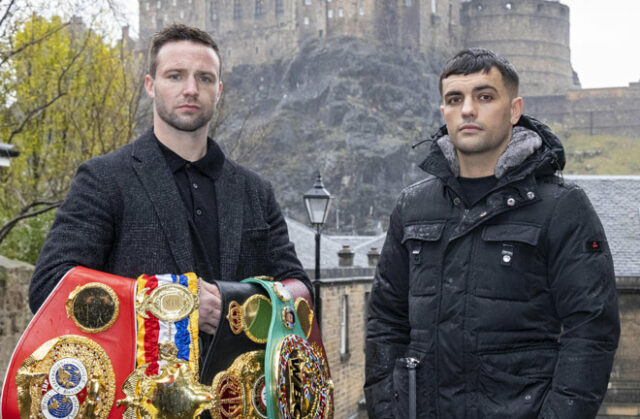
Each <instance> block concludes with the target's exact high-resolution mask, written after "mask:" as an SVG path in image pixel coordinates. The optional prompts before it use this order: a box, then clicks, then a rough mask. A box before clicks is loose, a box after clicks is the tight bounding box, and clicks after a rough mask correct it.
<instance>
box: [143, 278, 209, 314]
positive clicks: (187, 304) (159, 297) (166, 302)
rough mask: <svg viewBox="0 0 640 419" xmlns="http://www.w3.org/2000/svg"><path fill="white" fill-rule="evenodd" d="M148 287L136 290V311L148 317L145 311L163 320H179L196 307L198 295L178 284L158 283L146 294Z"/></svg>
mask: <svg viewBox="0 0 640 419" xmlns="http://www.w3.org/2000/svg"><path fill="white" fill-rule="evenodd" d="M148 291H149V289H148V288H144V289H142V290H141V291H140V292H138V295H137V297H136V312H137V313H138V314H139V315H140V316H142V317H144V318H145V319H147V318H149V316H148V315H147V311H148V312H150V313H151V314H153V315H154V316H155V317H157V318H158V319H159V320H162V321H165V322H174V323H175V322H179V321H180V320H182V319H185V318H187V317H188V316H189V315H190V314H191V313H192V312H193V311H194V310H197V308H198V296H197V295H194V294H193V293H192V292H191V291H190V290H189V288H187V287H185V286H182V285H180V284H165V285H160V286H159V287H158V288H156V289H154V290H153V291H151V293H149V294H148V295H147V292H148Z"/></svg>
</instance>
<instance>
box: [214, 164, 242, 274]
mask: <svg viewBox="0 0 640 419" xmlns="http://www.w3.org/2000/svg"><path fill="white" fill-rule="evenodd" d="M242 182H243V179H242V178H241V177H240V176H238V175H237V174H236V172H235V170H234V167H233V165H232V163H230V162H229V161H228V160H227V161H225V164H224V170H223V172H222V175H221V176H220V177H219V178H218V180H217V181H216V202H217V206H218V231H219V233H220V276H221V278H220V279H221V280H223V281H235V279H236V278H235V277H236V271H237V268H238V261H239V258H240V242H241V239H242V218H243V213H242V212H243V207H244V206H243V202H244V200H243V198H242V194H243V190H244V185H243V184H242Z"/></svg>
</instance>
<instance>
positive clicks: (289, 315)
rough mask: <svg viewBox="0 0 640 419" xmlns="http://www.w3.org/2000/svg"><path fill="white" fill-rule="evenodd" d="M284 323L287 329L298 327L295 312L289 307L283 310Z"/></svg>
mask: <svg viewBox="0 0 640 419" xmlns="http://www.w3.org/2000/svg"><path fill="white" fill-rule="evenodd" d="M282 323H284V326H285V327H286V328H287V329H293V328H294V327H295V325H296V316H295V315H294V311H293V309H292V308H291V307H289V306H284V307H283V308H282Z"/></svg>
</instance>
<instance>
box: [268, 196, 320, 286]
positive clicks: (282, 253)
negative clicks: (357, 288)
mask: <svg viewBox="0 0 640 419" xmlns="http://www.w3.org/2000/svg"><path fill="white" fill-rule="evenodd" d="M265 208H266V214H265V219H266V222H267V224H268V225H269V264H270V275H272V276H273V277H274V279H275V280H276V281H282V280H283V279H288V278H294V279H298V280H300V281H302V282H303V283H304V285H305V286H306V287H307V288H308V289H309V295H312V296H313V289H312V288H311V281H309V277H308V276H307V274H306V272H305V271H304V269H303V268H302V264H301V263H300V261H299V260H298V256H297V255H296V250H295V247H294V245H293V243H291V241H290V240H289V233H288V231H287V223H286V221H285V219H284V217H283V216H282V212H281V211H280V206H279V205H278V202H277V201H276V198H275V195H274V193H273V189H272V187H271V185H270V184H269V183H267V188H266V205H265Z"/></svg>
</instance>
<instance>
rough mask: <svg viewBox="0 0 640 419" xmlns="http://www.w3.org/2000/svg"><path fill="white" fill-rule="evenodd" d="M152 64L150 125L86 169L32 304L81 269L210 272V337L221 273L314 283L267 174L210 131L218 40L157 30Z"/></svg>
mask: <svg viewBox="0 0 640 419" xmlns="http://www.w3.org/2000/svg"><path fill="white" fill-rule="evenodd" d="M149 62H150V68H149V74H148V75H147V76H146V77H145V88H146V90H147V93H148V94H149V96H150V97H151V98H152V99H153V110H154V112H153V127H152V129H151V130H149V131H148V132H147V133H146V134H144V135H142V136H141V137H140V138H138V139H137V140H136V141H134V142H133V143H130V144H128V145H125V146H124V147H122V148H120V149H118V150H116V151H115V152H113V153H110V154H107V155H104V156H99V157H96V158H92V159H90V160H88V161H87V162H85V163H83V164H82V165H81V166H80V167H79V168H78V172H77V174H76V176H75V178H74V180H73V182H72V184H71V187H70V189H69V193H68V195H67V198H66V200H65V202H64V204H63V205H62V206H61V207H60V209H59V210H58V212H57V213H56V219H55V222H54V224H53V227H52V228H51V231H50V232H49V235H48V236H47V239H46V241H45V244H44V246H43V248H42V252H41V253H40V257H39V258H38V262H37V264H36V269H35V272H34V275H33V279H32V281H31V286H30V289H29V304H30V307H31V310H32V311H34V312H35V311H36V310H37V309H38V308H39V307H40V306H41V305H42V303H43V302H44V300H45V299H46V297H47V296H48V295H49V293H50V292H51V291H52V290H53V288H54V287H55V286H56V284H57V283H58V282H59V281H60V279H61V278H62V276H63V275H64V274H65V273H66V272H67V271H68V270H69V269H71V268H73V267H74V266H78V265H80V266H85V267H88V268H92V269H96V270H100V271H105V272H110V273H113V274H116V275H121V276H125V277H130V278H135V277H137V276H139V275H140V274H142V273H147V274H157V273H158V274H159V273H183V272H189V271H194V272H196V273H197V274H198V275H199V276H200V277H202V278H203V279H204V280H205V281H201V290H200V307H199V310H200V330H201V331H204V332H206V333H208V334H214V333H215V330H216V327H217V325H218V322H219V319H220V315H221V313H220V311H221V310H220V307H221V300H220V293H219V290H218V287H217V286H216V285H215V284H214V283H213V281H216V280H223V281H239V280H242V279H244V278H246V277H249V276H255V275H270V276H273V277H275V279H276V280H281V279H285V278H297V279H300V280H301V281H303V282H304V283H305V285H307V287H309V280H308V278H307V276H306V274H305V273H304V271H303V269H302V266H301V265H300V262H299V261H298V259H297V257H296V254H295V250H294V247H293V244H292V243H291V242H290V241H289V237H288V234H287V227H286V224H285V221H284V218H283V216H282V214H281V212H280V208H279V206H278V204H277V203H276V200H275V197H274V194H273V191H272V188H271V185H270V184H269V182H267V181H266V180H264V179H263V178H261V177H260V176H259V175H257V174H256V173H254V172H252V171H250V170H248V169H246V168H243V167H241V166H239V165H238V164H236V163H235V162H233V161H231V160H229V159H227V158H225V156H224V154H223V153H222V151H221V150H220V148H219V147H218V145H217V144H216V143H215V142H214V141H213V140H212V139H210V138H207V133H208V131H209V125H210V122H211V120H212V117H213V115H214V113H215V108H216V105H217V103H218V100H219V99H220V95H221V93H222V82H221V81H220V68H221V62H220V55H219V51H218V46H217V45H216V43H215V42H214V40H213V39H212V38H211V37H210V36H209V35H208V34H207V33H206V32H203V31H200V30H199V29H195V28H191V27H187V26H184V25H173V26H170V27H168V28H166V29H164V30H162V31H161V32H159V33H158V34H156V35H155V36H154V38H153V41H152V45H151V49H150V52H149Z"/></svg>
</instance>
